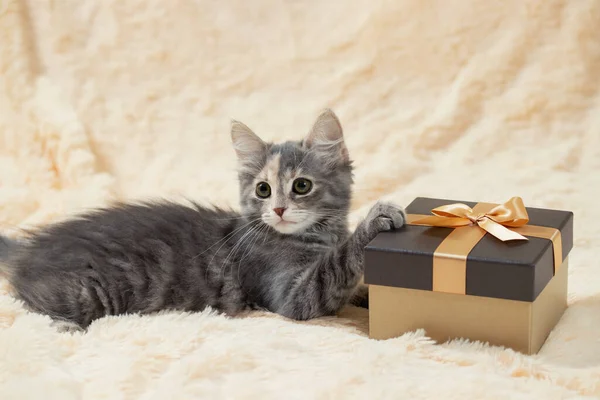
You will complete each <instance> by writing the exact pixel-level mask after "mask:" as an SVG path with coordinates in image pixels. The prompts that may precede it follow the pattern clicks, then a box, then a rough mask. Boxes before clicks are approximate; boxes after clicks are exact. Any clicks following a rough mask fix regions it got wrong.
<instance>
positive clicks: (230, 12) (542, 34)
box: [0, 0, 600, 399]
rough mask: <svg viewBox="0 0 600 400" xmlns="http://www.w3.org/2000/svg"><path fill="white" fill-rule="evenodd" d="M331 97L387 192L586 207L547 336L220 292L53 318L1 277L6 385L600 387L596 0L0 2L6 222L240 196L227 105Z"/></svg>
mask: <svg viewBox="0 0 600 400" xmlns="http://www.w3.org/2000/svg"><path fill="white" fill-rule="evenodd" d="M323 107H332V108H333V109H334V110H335V111H336V112H337V113H338V115H339V116H340V118H341V120H342V123H343V125H344V128H345V132H346V135H347V143H348V147H349V149H350V152H351V155H352V156H353V158H354V159H355V161H356V168H357V169H356V198H355V201H354V206H353V214H352V221H353V222H355V221H356V219H357V218H359V217H360V216H362V215H364V214H365V212H366V210H367V209H368V207H370V205H371V204H373V202H374V201H375V200H376V199H378V198H380V197H383V196H385V197H388V198H392V199H394V200H395V201H397V202H399V203H400V204H407V203H409V202H410V201H411V200H412V199H413V198H414V197H415V196H435V197H445V198H453V199H461V200H462V199H464V200H475V201H498V202H500V201H504V200H507V199H508V198H509V197H511V196H513V195H520V196H522V197H523V198H524V200H525V202H526V204H527V205H529V206H539V207H550V208H561V209H568V210H572V211H574V212H575V216H576V217H575V227H576V229H575V248H574V250H573V252H572V257H571V259H572V263H571V267H572V269H571V271H570V272H571V274H570V289H569V303H570V308H569V309H568V311H567V312H566V314H565V315H564V317H563V319H562V320H561V321H560V323H559V325H558V327H557V328H556V330H555V331H554V332H553V333H552V335H551V337H550V338H549V340H548V342H547V344H546V346H545V347H544V348H543V349H542V351H541V352H540V353H539V354H538V355H536V356H532V357H524V356H521V355H518V354H516V353H513V352H512V351H509V350H503V349H500V348H490V347H486V346H485V345H483V344H477V343H475V344H468V343H464V342H455V343H450V344H445V345H433V344H431V343H430V342H429V340H428V339H427V337H426V334H425V333H423V332H416V333H413V334H408V335H406V336H404V337H401V338H398V339H395V340H388V341H385V342H376V341H371V340H369V339H368V338H367V337H366V332H365V329H366V321H367V319H366V318H367V316H366V314H365V313H364V312H361V311H360V310H356V309H348V310H346V312H345V313H344V315H343V316H342V317H341V318H337V319H336V318H332V319H324V320H317V321H312V322H310V323H305V324H297V323H292V322H289V321H284V320H282V319H280V318H277V317H275V316H271V315H250V316H249V317H248V318H244V319H239V320H229V319H226V318H224V317H221V316H217V315H213V314H211V313H208V312H207V313H204V314H195V315H184V314H165V315H160V316H154V317H144V318H137V317H126V318H107V319H103V320H100V321H98V322H97V323H95V324H94V325H93V326H92V327H91V328H90V331H89V333H87V334H85V335H79V334H77V335H73V336H71V335H67V334H58V333H56V332H55V331H53V330H52V329H51V328H50V327H49V325H48V324H49V320H48V319H47V318H45V317H42V316H38V315H31V314H28V313H26V312H25V311H24V310H23V309H22V308H21V306H20V305H19V304H18V303H16V302H14V301H13V300H12V299H11V298H10V297H9V296H8V295H7V294H6V291H5V289H6V285H5V281H1V282H0V287H3V289H2V290H1V291H0V398H2V399H23V398H31V397H33V398H60V399H71V398H73V399H74V398H114V399H126V398H127V399H128V398H144V399H151V398H157V399H158V398H191V397H194V396H201V397H204V398H234V397H235V398H282V397H285V398H322V399H324V398H362V399H364V398H367V397H375V398H410V399H440V398H444V399H464V398H477V399H483V398H492V399H507V398H511V399H520V398H535V399H564V398H583V397H585V396H589V397H600V278H599V273H600V269H599V261H598V260H599V258H600V257H599V255H600V254H599V251H600V223H598V221H599V220H600V203H599V201H598V196H599V194H600V193H599V190H600V189H599V188H600V2H599V1H597V0H589V1H588V0H571V1H569V0H564V1H550V0H538V1H534V0H527V1H523V0H512V1H503V2H491V1H487V0H472V1H469V0H455V1H443V0H439V1H433V0H427V1H423V0H402V1H400V0H390V1H384V0H378V1H375V0H352V1H343V2H342V1H328V2H321V1H317V0H303V1H285V0H272V1H268V0H261V1H258V0H253V1H247V0H235V1H234V0H228V1H213V0H196V1H191V0H190V1H183V0H181V1H175V0H169V1H166V0H153V1H148V0H143V1H142V0H119V1H117V0H103V1H92V0H86V1H81V0H57V1H43V0H29V1H19V0H0V229H2V231H4V232H8V233H12V234H17V233H18V229H19V228H24V227H27V226H33V225H37V224H41V223H46V222H49V221H52V220H56V219H59V218H64V217H66V216H67V215H69V214H70V213H73V212H78V211H80V210H82V209H84V208H86V207H92V206H95V205H99V204H106V203H107V202H110V201H111V200H112V199H138V198H145V197H147V196H153V197H154V196H166V197H170V198H174V199H181V198H183V197H191V198H195V199H198V200H201V201H210V202H217V203H219V204H231V205H234V206H235V205H236V203H237V187H236V183H235V174H234V170H233V169H234V153H233V151H232V150H231V148H230V142H229V133H228V127H229V119H230V118H236V119H239V120H241V121H243V122H245V123H246V124H248V125H249V126H251V127H252V128H253V129H255V130H256V132H258V133H259V134H261V135H262V136H263V137H264V138H266V139H273V140H283V139H288V138H298V137H300V136H301V135H303V134H304V133H305V132H307V130H308V128H309V127H310V125H311V124H312V122H313V119H314V118H315V117H316V115H317V112H318V111H319V110H320V109H321V108H323Z"/></svg>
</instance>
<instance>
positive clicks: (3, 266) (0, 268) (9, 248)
mask: <svg viewBox="0 0 600 400" xmlns="http://www.w3.org/2000/svg"><path fill="white" fill-rule="evenodd" d="M17 246H18V243H17V242H16V241H14V240H11V239H9V238H7V237H6V236H2V235H1V234H0V276H2V277H8V275H9V273H10V270H9V266H8V264H7V262H8V259H9V257H10V255H11V254H12V252H13V251H14V250H15V248H16V247H17Z"/></svg>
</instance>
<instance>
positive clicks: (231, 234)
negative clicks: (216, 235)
mask: <svg viewBox="0 0 600 400" xmlns="http://www.w3.org/2000/svg"><path fill="white" fill-rule="evenodd" d="M258 220H260V218H256V219H253V220H251V221H250V222H248V223H247V224H244V225H242V226H241V227H239V228H238V229H236V230H234V231H232V232H230V233H228V234H227V235H225V237H223V238H221V239H219V240H217V241H216V243H215V244H213V245H212V246H210V247H208V248H206V249H205V250H204V251H203V252H201V253H198V254H196V255H195V256H194V257H192V261H193V260H195V259H196V258H198V257H200V256H201V255H202V254H204V253H206V252H207V251H208V250H210V249H212V248H213V247H214V246H216V245H218V244H219V242H221V241H222V240H225V242H227V240H228V239H229V238H230V236H233V235H235V234H236V233H238V232H239V231H241V230H242V229H244V228H245V227H247V226H248V225H250V224H251V223H253V222H256V221H258ZM219 249H220V247H219ZM218 251H219V250H218V249H217V252H218Z"/></svg>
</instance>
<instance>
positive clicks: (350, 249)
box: [277, 202, 406, 320]
mask: <svg viewBox="0 0 600 400" xmlns="http://www.w3.org/2000/svg"><path fill="white" fill-rule="evenodd" d="M405 220H406V214H405V212H404V209H403V208H402V207H399V206H396V205H394V204H390V203H382V202H379V203H377V204H376V205H375V206H374V207H373V208H371V210H370V211H369V214H368V215H367V217H366V218H365V219H364V220H363V221H362V222H361V223H360V224H359V225H358V227H357V228H356V230H355V231H354V233H353V234H352V236H350V238H349V239H348V240H347V241H346V242H345V243H343V244H342V245H341V246H340V247H338V248H335V249H333V250H331V251H329V252H327V253H325V254H323V256H322V257H321V258H320V259H319V260H318V261H317V262H316V263H315V264H314V265H312V266H311V267H310V268H307V269H306V270H305V271H303V272H302V274H301V275H300V276H297V277H294V278H293V279H292V280H290V281H289V284H290V285H291V286H290V287H289V288H288V290H286V291H285V292H286V293H288V295H287V296H286V299H285V302H284V304H282V305H281V306H280V307H278V309H277V312H278V313H280V314H282V315H285V316H287V317H289V318H293V319H300V320H304V319H309V318H316V317H320V316H323V315H331V314H334V313H336V312H337V311H339V310H340V309H341V308H342V307H343V306H344V305H346V304H347V303H348V301H349V300H350V298H351V297H352V296H353V294H354V293H355V290H356V287H357V285H358V283H359V281H360V279H361V277H362V275H363V272H364V261H365V255H364V249H365V246H366V245H367V244H368V243H369V242H370V241H371V240H373V239H374V238H375V236H377V234H378V233H379V232H385V231H389V230H392V229H398V228H400V227H402V226H403V225H404V221H405Z"/></svg>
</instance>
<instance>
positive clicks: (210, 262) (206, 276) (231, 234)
mask: <svg viewBox="0 0 600 400" xmlns="http://www.w3.org/2000/svg"><path fill="white" fill-rule="evenodd" d="M259 220H260V218H257V219H255V220H252V221H250V222H249V223H247V224H245V225H243V226H242V227H240V228H238V229H236V230H234V231H233V232H231V233H230V234H228V235H227V236H225V237H224V238H223V239H221V240H219V241H218V242H217V243H215V244H214V245H212V246H211V247H214V246H216V245H217V244H218V243H219V242H220V241H222V240H225V241H224V242H223V243H222V244H221V245H220V246H219V248H218V249H217V250H216V251H215V252H214V253H213V256H212V257H211V259H210V261H209V262H208V264H207V265H206V273H205V274H204V278H205V279H206V280H208V272H209V270H210V268H209V267H210V265H211V264H212V262H213V260H214V259H215V257H216V256H217V254H219V250H221V248H222V247H223V246H225V244H227V242H229V240H231V239H232V238H233V237H234V236H233V235H235V234H236V233H238V232H239V231H241V230H242V229H244V228H245V227H247V226H248V225H250V224H252V223H256V224H258V223H259V222H258V221H259ZM209 249H210V247H209V248H208V249H206V250H205V251H203V252H202V253H200V254H198V256H200V255H201V254H204V253H206V252H207V251H208V250H209ZM198 256H196V257H198Z"/></svg>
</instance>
